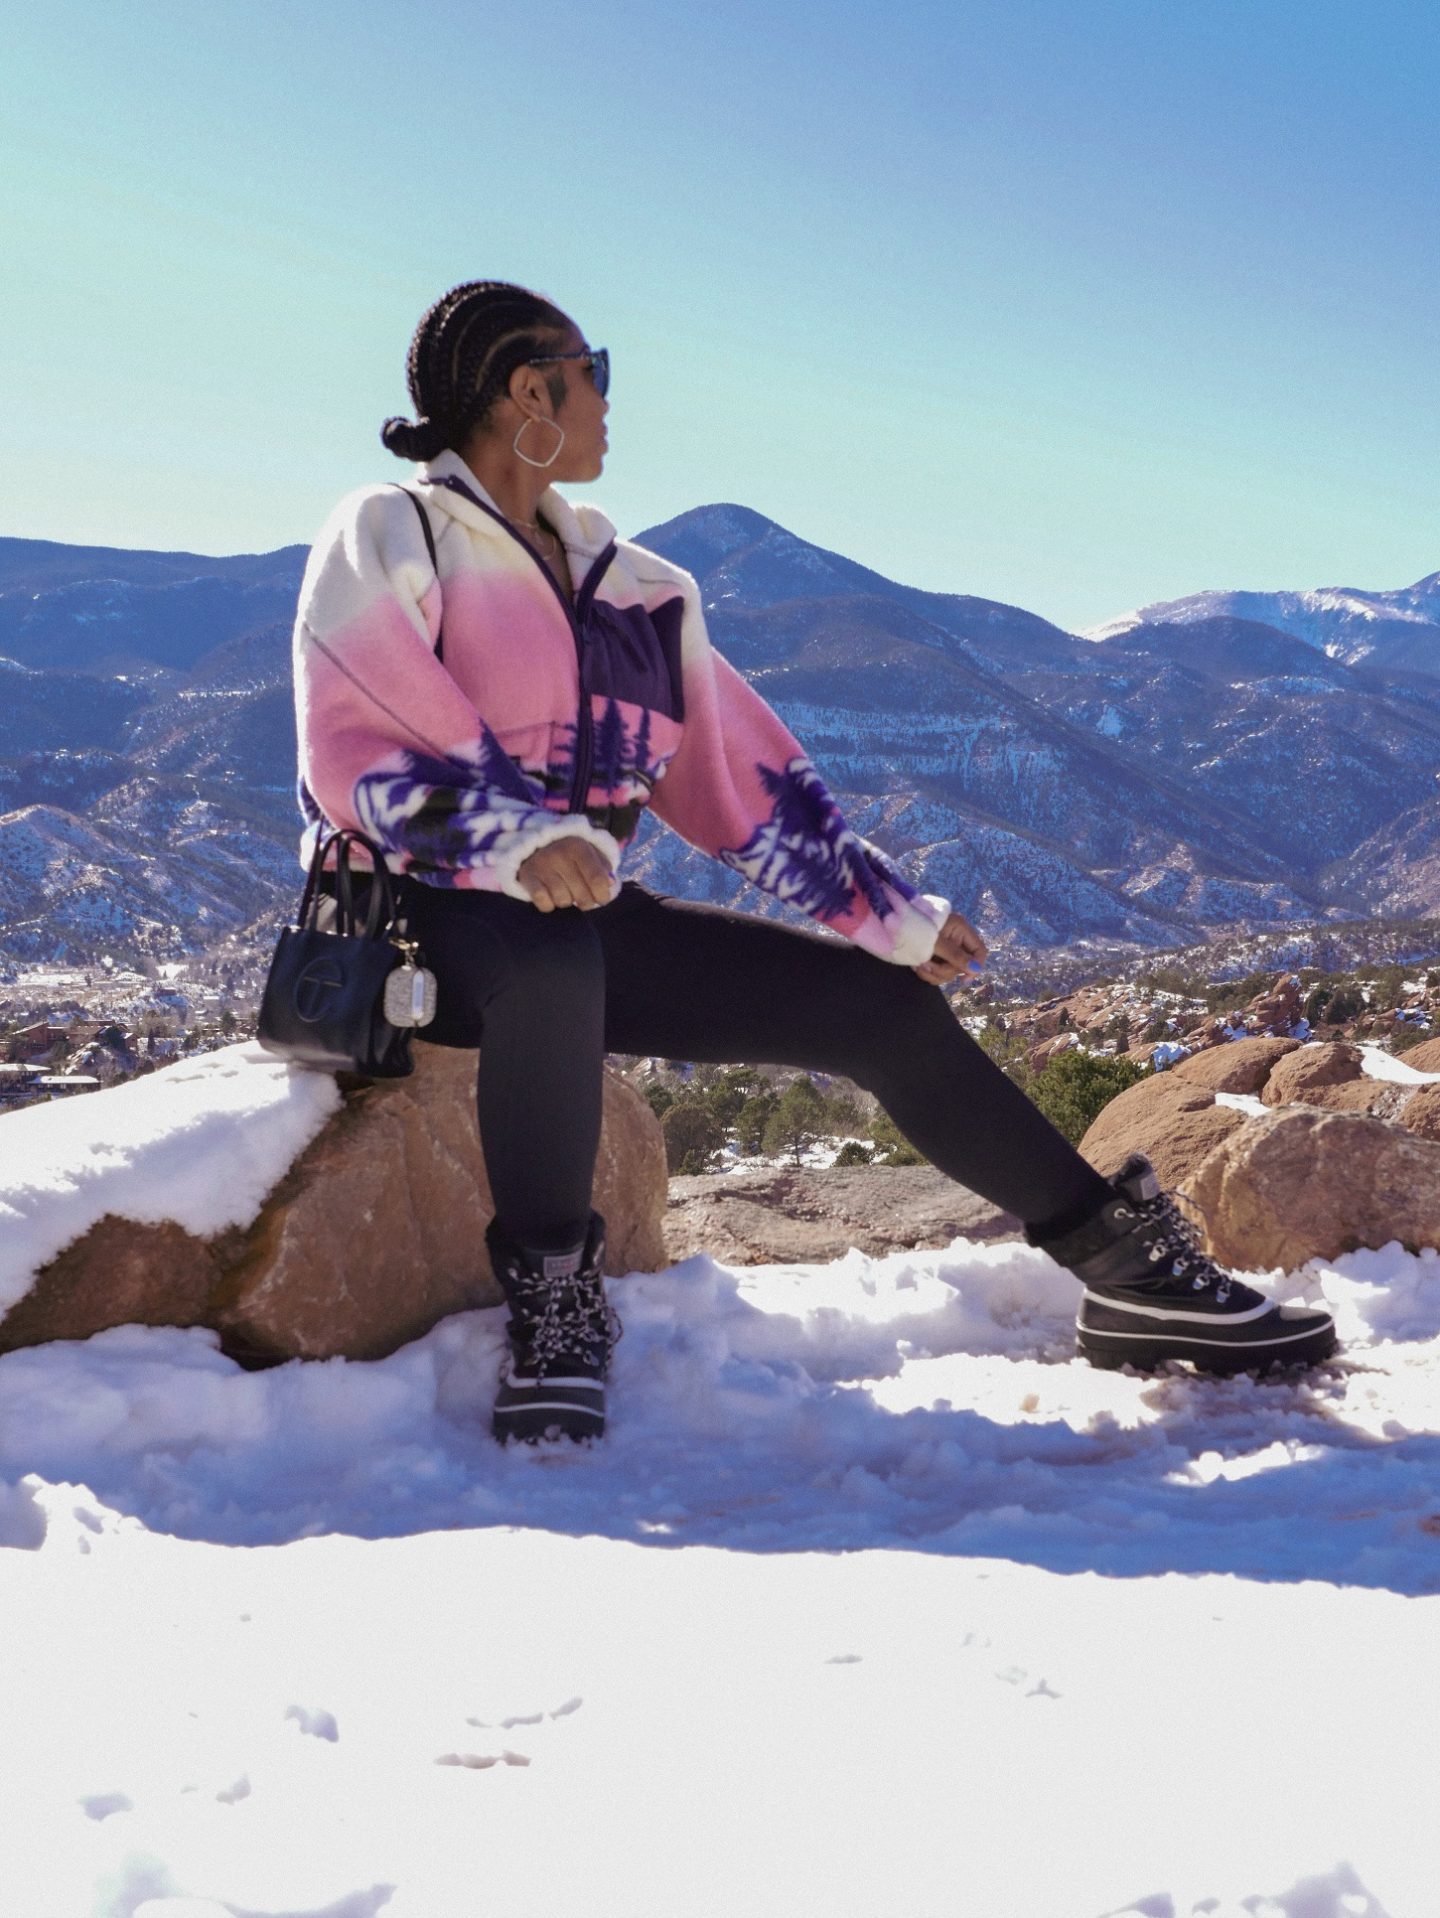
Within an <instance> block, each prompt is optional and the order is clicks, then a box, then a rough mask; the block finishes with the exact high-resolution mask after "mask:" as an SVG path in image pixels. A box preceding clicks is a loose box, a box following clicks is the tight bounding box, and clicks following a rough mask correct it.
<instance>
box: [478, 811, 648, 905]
mask: <svg viewBox="0 0 1440 1918" xmlns="http://www.w3.org/2000/svg"><path fill="white" fill-rule="evenodd" d="M557 839H588V840H589V842H590V844H591V845H592V846H598V847H599V848H600V850H601V852H603V853H604V855H605V861H606V864H607V865H608V866H609V868H610V877H611V878H612V879H614V878H615V877H616V875H617V873H618V872H619V869H620V842H619V840H618V839H616V837H615V835H614V834H613V833H610V832H607V831H606V830H605V828H604V827H603V826H597V825H596V824H595V823H594V821H593V820H590V819H587V818H586V816H585V814H584V813H580V812H557V813H548V814H545V815H544V816H542V817H540V818H538V819H537V820H536V822H535V824H534V825H531V826H522V827H520V828H519V829H518V830H517V831H516V832H513V833H511V834H510V835H509V837H508V838H507V839H506V841H505V847H504V850H503V851H496V852H494V853H492V854H491V858H490V865H491V867H492V869H493V871H494V872H495V874H496V876H497V880H498V890H499V891H501V892H508V893H509V895H510V897H511V898H512V899H523V900H524V901H525V903H526V905H532V904H533V903H534V901H533V900H532V899H531V897H530V895H529V893H528V892H527V891H526V890H525V888H524V886H523V885H521V883H520V878H519V873H520V868H521V867H522V866H523V865H524V864H525V861H526V860H527V859H528V858H529V857H530V855H531V853H532V852H538V851H539V850H540V848H541V847H542V846H548V845H551V844H552V843H553V842H554V841H555V840H557Z"/></svg>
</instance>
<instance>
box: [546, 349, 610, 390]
mask: <svg viewBox="0 0 1440 1918" xmlns="http://www.w3.org/2000/svg"><path fill="white" fill-rule="evenodd" d="M557 360H584V362H585V371H586V372H587V373H588V374H589V375H590V379H591V381H592V383H593V385H594V387H595V391H596V392H597V393H598V394H599V395H600V397H601V399H602V400H603V399H604V397H605V395H606V394H607V393H608V392H609V391H610V349H609V347H607V346H578V347H576V349H575V351H574V352H573V353H545V354H543V355H542V356H541V357H540V358H539V359H537V360H526V362H525V364H526V365H527V366H553V365H554V364H555V362H556V361H557Z"/></svg>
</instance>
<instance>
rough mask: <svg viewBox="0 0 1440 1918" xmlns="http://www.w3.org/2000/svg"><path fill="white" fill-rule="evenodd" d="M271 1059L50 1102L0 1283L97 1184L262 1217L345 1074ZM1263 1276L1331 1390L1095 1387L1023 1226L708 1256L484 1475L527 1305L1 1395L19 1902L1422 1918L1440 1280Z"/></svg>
mask: <svg viewBox="0 0 1440 1918" xmlns="http://www.w3.org/2000/svg"><path fill="white" fill-rule="evenodd" d="M244 1050H245V1049H244V1048H229V1049H228V1052H222V1053H216V1054H209V1055H206V1056H205V1057H204V1058H203V1059H201V1060H195V1061H186V1062H184V1063H183V1064H181V1065H177V1066H175V1067H171V1068H168V1069H166V1070H165V1071H163V1072H159V1073H156V1074H153V1075H151V1076H150V1077H149V1078H148V1079H146V1080H143V1081H137V1082H134V1083H133V1084H131V1085H129V1086H125V1087H119V1088H115V1089H113V1090H112V1091H110V1092H108V1093H104V1094H95V1095H93V1096H91V1097H90V1098H88V1099H87V1100H85V1101H83V1102H80V1103H79V1104H77V1105H76V1106H75V1107H70V1108H63V1109H56V1112H57V1113H58V1114H59V1116H61V1117H63V1118H64V1119H65V1120H67V1121H70V1122H72V1123H76V1122H78V1115H80V1114H81V1113H83V1114H84V1115H85V1116H86V1118H87V1121H88V1124H89V1126H90V1128H91V1133H90V1138H91V1145H92V1147H93V1151H92V1152H91V1153H90V1154H89V1155H88V1158H89V1159H93V1161H94V1166H93V1169H92V1168H91V1166H90V1165H89V1163H88V1159H87V1154H86V1153H85V1151H84V1150H82V1147H83V1144H84V1135H83V1134H82V1133H80V1132H68V1133H67V1132H62V1131H55V1130H53V1129H52V1130H48V1131H44V1138H45V1140H46V1141H47V1142H48V1144H49V1145H50V1146H51V1147H53V1149H54V1158H53V1178H52V1182H51V1184H50V1185H49V1186H48V1187H46V1186H44V1185H43V1184H42V1183H41V1181H40V1172H41V1170H42V1169H43V1166H44V1164H45V1163H46V1155H45V1152H44V1151H43V1150H42V1149H41V1148H40V1147H39V1146H36V1145H35V1144H34V1143H33V1137H32V1135H35V1136H38V1135H39V1133H40V1132H41V1131H42V1130H44V1128H45V1127H47V1126H50V1127H52V1128H53V1123H54V1121H53V1117H52V1109H51V1108H49V1107H42V1108H39V1109H37V1110H35V1111H32V1112H29V1113H26V1114H23V1115H13V1116H12V1117H11V1118H10V1119H8V1120H6V1121H4V1123H5V1124H6V1126H7V1127H9V1128H12V1129H11V1130H10V1131H7V1134H6V1136H7V1139H10V1140H11V1141H12V1142H18V1143H19V1144H20V1146H21V1149H22V1150H23V1152H24V1154H25V1163H26V1165H28V1167H29V1170H28V1172H26V1173H25V1174H24V1176H23V1178H17V1175H15V1174H14V1173H13V1171H11V1172H7V1175H6V1176H7V1178H8V1179H9V1180H10V1184H9V1185H8V1186H7V1187H6V1192H7V1203H10V1204H12V1205H13V1203H14V1199H15V1196H16V1194H17V1193H18V1194H20V1196H21V1197H22V1198H23V1197H24V1195H25V1194H26V1193H29V1194H30V1198H29V1200H28V1201H27V1203H28V1205H29V1209H28V1210H23V1209H22V1210H20V1211H18V1212H17V1213H16V1216H15V1220H14V1223H13V1224H12V1225H11V1227H10V1229H9V1230H8V1231H7V1233H6V1235H5V1237H6V1240H7V1241H8V1240H9V1239H10V1238H12V1237H15V1236H17V1235H18V1237H19V1238H20V1239H21V1240H22V1242H23V1245H24V1246H25V1247H26V1248H28V1250H26V1251H24V1252H23V1254H22V1255H14V1256H12V1254H11V1252H10V1249H9V1246H8V1244H7V1247H6V1256H7V1258H9V1259H10V1267H9V1270H10V1272H11V1274H12V1276H13V1274H14V1273H15V1272H18V1271H19V1270H20V1269H21V1268H22V1267H23V1265H24V1263H25V1259H26V1258H27V1257H31V1256H33V1254H34V1251H35V1248H36V1247H37V1246H38V1245H40V1243H41V1242H42V1240H45V1238H46V1235H47V1233H49V1235H50V1236H51V1237H53V1236H54V1232H55V1231H56V1230H58V1227H49V1226H47V1225H46V1224H45V1218H46V1213H47V1210H56V1211H59V1212H61V1213H63V1214H64V1216H65V1218H66V1219H67V1220H69V1221H71V1222H72V1223H73V1221H74V1219H76V1218H78V1217H81V1216H84V1215H85V1209H86V1207H87V1206H89V1205H90V1204H91V1201H92V1196H93V1195H92V1194H91V1190H90V1188H91V1185H92V1184H95V1183H98V1184H99V1185H100V1186H102V1187H103V1197H104V1203H105V1207H106V1209H112V1210H120V1211H122V1212H123V1213H124V1214H125V1215H126V1216H131V1217H143V1216H152V1215H153V1214H154V1212H155V1210H156V1208H157V1207H159V1206H160V1205H161V1203H162V1200H163V1204H164V1206H165V1207H166V1208H167V1210H166V1213H165V1216H171V1217H175V1216H184V1217H186V1218H188V1219H190V1220H192V1221H193V1222H194V1229H214V1227H215V1224H216V1222H217V1221H219V1220H220V1219H222V1218H227V1219H228V1218H232V1217H236V1216H238V1215H240V1214H242V1213H244V1212H245V1210H246V1208H247V1207H251V1206H253V1205H254V1204H255V1203H258V1201H257V1199H256V1194H257V1193H260V1192H261V1191H262V1188H264V1187H265V1184H266V1181H267V1180H268V1179H271V1177H272V1175H273V1176H278V1172H277V1171H276V1168H277V1166H281V1161H286V1162H288V1158H290V1157H293V1155H294V1152H295V1151H298V1150H299V1143H298V1142H303V1139H304V1138H305V1137H307V1136H309V1132H308V1131H307V1128H309V1129H311V1130H313V1129H314V1127H316V1126H318V1124H320V1123H323V1119H324V1116H325V1112H326V1110H327V1109H328V1103H327V1098H326V1093H325V1088H326V1087H327V1086H328V1087H329V1089H330V1093H331V1095H333V1084H332V1082H330V1081H329V1080H328V1078H327V1077H326V1075H311V1074H303V1073H295V1074H293V1075H291V1074H290V1072H289V1069H287V1068H285V1067H283V1066H279V1065H278V1064H276V1063H275V1062H271V1061H269V1060H268V1057H267V1056H265V1055H260V1056H258V1057H256V1056H252V1057H250V1058H248V1059H247V1058H244V1057H242V1056H241V1055H242V1053H243V1052H244ZM227 1057H228V1064H227ZM166 1088H169V1090H166ZM142 1091H143V1092H145V1093H146V1094H147V1095H148V1097H149V1101H150V1102H149V1103H146V1101H145V1100H143V1099H142V1100H130V1101H129V1102H128V1103H127V1095H129V1094H131V1093H135V1092H142ZM1221 1097H1222V1099H1223V1100H1224V1102H1225V1103H1236V1101H1237V1095H1221ZM107 1111H108V1112H109V1113H119V1114H121V1117H120V1118H119V1119H116V1120H113V1121H112V1120H111V1119H110V1118H109V1117H108V1116H106V1115H107ZM177 1119H178V1121H179V1123H178V1125H177V1124H176V1121H177ZM102 1120H103V1122H104V1123H103V1125H102V1124H101V1121H102ZM270 1134H274V1135H276V1136H275V1137H274V1138H273V1139H272V1138H271V1137H270V1136H269V1135H270ZM167 1141H168V1142H169V1143H168V1144H167ZM177 1141H178V1142H177ZM182 1144H183V1147H184V1153H185V1154H188V1155H189V1157H188V1158H187V1157H185V1156H184V1155H183V1154H182V1151H181V1146H182ZM167 1153H168V1154H169V1155H170V1156H169V1157H167V1156H166V1155H167ZM222 1163H223V1165H224V1168H225V1175H224V1177H223V1179H220V1180H219V1187H220V1189H219V1190H218V1191H217V1192H214V1193H211V1192H209V1191H207V1190H204V1189H202V1188H207V1187H209V1186H211V1185H212V1184H215V1183H216V1177H217V1168H218V1167H220V1166H221V1165H222ZM281 1169H283V1166H281ZM25 1179H28V1180H29V1181H30V1183H29V1184H28V1185H26V1184H25V1183H24V1180H25ZM1252 1276H1255V1275H1252ZM1259 1278H1260V1282H1261V1283H1263V1284H1264V1285H1265V1286H1266V1288H1267V1289H1268V1290H1270V1291H1271V1292H1272V1293H1274V1294H1275V1295H1276V1296H1279V1297H1285V1298H1295V1299H1309V1300H1315V1299H1324V1300H1325V1301H1326V1302H1327V1303H1328V1305H1329V1306H1330V1308H1331V1309H1332V1310H1333V1311H1334V1312H1335V1314H1336V1317H1337V1322H1338V1324H1339V1327H1340V1331H1341V1335H1342V1339H1343V1341H1344V1348H1345V1349H1344V1356H1343V1357H1342V1358H1341V1359H1340V1360H1338V1361H1336V1362H1334V1363H1332V1364H1330V1365H1327V1366H1325V1367H1323V1368H1319V1369H1317V1370H1315V1371H1313V1372H1310V1373H1307V1374H1302V1375H1291V1376H1286V1377H1282V1378H1277V1379H1274V1380H1269V1381H1256V1380H1254V1379H1249V1378H1238V1379H1231V1380H1213V1379H1211V1380H1206V1379H1202V1378H1198V1377H1196V1376H1194V1375H1192V1374H1188V1373H1185V1372H1184V1371H1183V1370H1182V1369H1178V1368H1177V1369H1176V1370H1175V1371H1174V1372H1173V1373H1171V1374H1169V1375H1166V1376H1160V1377H1154V1378H1144V1377H1138V1376H1133V1375H1131V1374H1129V1373H1102V1372H1098V1371H1095V1370H1092V1369H1091V1368H1089V1367H1087V1366H1085V1365H1084V1364H1082V1363H1079V1362H1078V1361H1077V1360H1076V1359H1075V1357H1074V1341H1073V1313H1074V1308H1075V1290H1074V1285H1073V1281H1072V1280H1071V1279H1070V1278H1069V1276H1068V1275H1067V1274H1065V1273H1064V1272H1062V1271H1061V1270H1060V1268H1058V1267H1057V1266H1055V1265H1054V1264H1052V1263H1051V1261H1049V1260H1048V1259H1047V1258H1046V1257H1045V1255H1044V1254H1043V1253H1041V1252H1039V1251H1036V1250H1034V1249H1032V1248H1030V1247H1028V1246H1026V1245H1024V1244H1023V1243H1022V1242H1016V1241H1009V1242H999V1243H986V1244H978V1243H974V1242H971V1241H968V1240H965V1239H963V1238H961V1239H956V1240H954V1241H953V1242H952V1244H950V1245H949V1246H948V1247H945V1248H943V1249H939V1250H932V1251H905V1252H896V1253H892V1254H890V1255H888V1256H886V1257H883V1258H871V1257H867V1256H865V1255H864V1254H862V1253H860V1252H859V1251H857V1250H853V1249H852V1250H851V1251H850V1252H849V1253H848V1254H847V1255H846V1257H845V1258H843V1259H840V1260H837V1261H835V1262H833V1263H832V1264H828V1265H810V1266H800V1265H779V1266H765V1267H746V1268H738V1269H730V1268H727V1267H725V1266H723V1265H721V1264H719V1263H717V1262H716V1261H715V1260H713V1259H710V1258H708V1257H706V1256H704V1255H697V1256H696V1257H693V1258H691V1259H688V1260H686V1261H684V1262H683V1263H681V1264H678V1265H675V1266H672V1267H670V1268H669V1269H668V1270H666V1271H663V1272H659V1273H632V1274H630V1275H628V1276H626V1277H624V1278H621V1279H618V1280H615V1281H612V1283H611V1295H612V1298H613V1300H614V1302H615V1303H616V1305H617V1307H618V1308H619V1310H620V1312H621V1315H622V1317H623V1319H624V1322H625V1335H624V1337H623V1339H622V1340H621V1342H620V1344H619V1347H618V1348H617V1351H616V1355H615V1366H614V1385H613V1393H612V1415H611V1426H610V1430H609V1433H608V1434H607V1437H606V1439H605V1441H604V1442H603V1444H601V1445H599V1446H596V1447H594V1448H592V1449H580V1448H574V1447H569V1446H564V1445H559V1446H547V1447H541V1448H536V1449H533V1450H532V1449H529V1448H524V1447H520V1448H512V1449H511V1450H508V1451H501V1450H500V1449H499V1448H497V1447H496V1446H495V1445H494V1444H493V1442H492V1441H491V1440H490V1438H489V1435H488V1431H487V1422H488V1414H489V1408H490V1402H491V1397H492V1394H493V1390H494V1379H495V1371H496V1366H497V1363H498V1359H499V1354H500V1350H501V1342H502V1321H503V1313H502V1311H500V1310H498V1309H497V1310H483V1311H472V1312H466V1313H461V1314H457V1315H455V1316H453V1317H451V1318H449V1319H446V1320H444V1321H442V1322H441V1323H440V1324H439V1325H437V1326H436V1327H435V1328H434V1329H433V1330H432V1331H431V1332H430V1333H428V1334H427V1335H426V1336H425V1337H424V1338H422V1339H419V1340H417V1341H415V1342H414V1343H412V1344H411V1345H408V1346H406V1347H404V1348H403V1349H402V1350H401V1351H398V1352H396V1353H394V1354H393V1355H391V1356H390V1357H388V1358H385V1359H382V1360H378V1361H371V1362H348V1361H345V1360H339V1359H335V1360H325V1361H313V1362H301V1361H295V1362H292V1363H289V1364H285V1365H280V1366H275V1367H272V1368H270V1369H268V1370H261V1371H245V1370H242V1369H241V1368H240V1367H238V1366H237V1365H235V1364H234V1363H232V1362H231V1361H230V1360H228V1359H227V1358H226V1357H224V1355H223V1354H222V1353H221V1352H220V1351H219V1349H218V1344H217V1341H216V1339H215V1336H214V1334H213V1333H211V1332H209V1331H207V1330H203V1329H195V1328H191V1329H175V1328H162V1327H144V1326H122V1327H117V1328H113V1329H112V1330H110V1331H107V1332H103V1333H100V1334H98V1335H97V1336H95V1337H93V1338H90V1339H88V1340H84V1341H75V1342H70V1343H56V1344H51V1345H46V1346H37V1347H31V1348H25V1349H21V1350H18V1351H14V1352H10V1353H8V1354H5V1355H3V1356H0V1547H8V1548H9V1549H0V1618H3V1620H4V1626H5V1636H6V1645H7V1654H6V1662H5V1680H4V1687H5V1689H4V1704H5V1709H4V1712H3V1714H0V1766H3V1770H4V1776H5V1779H6V1785H5V1791H4V1793H3V1795H0V1887H3V1892H4V1896H3V1897H0V1909H3V1910H4V1912H5V1913H6V1914H7V1918H8V1914H9V1913H11V1912H14V1913H15V1914H16V1918H31V1915H32V1914H34V1915H35V1918H40V1914H44V1915H45V1918H379V1914H382V1913H383V1914H384V1918H473V1915H475V1914H480V1913H484V1912H490V1911H497V1912H499V1911H503V1912H505V1913H506V1914H513V1915H514V1918H542V1915H543V1918H549V1915H550V1914H552V1913H554V1912H556V1911H560V1910H566V1909H576V1910H580V1909H583V1910H584V1911H585V1912H586V1913H587V1914H591V1915H593V1918H722V1914H723V1918H733V1914H734V1913H736V1912H747V1913H754V1914H757V1918H771V1915H772V1914H773V1915H774V1918H791V1915H792V1914H810V1913H816V1914H824V1918H889V1914H891V1913H895V1914H897V1915H898V1914H904V1918H953V1915H954V1914H956V1913H964V1914H969V1913H975V1914H983V1918H1198V1914H1200V1913H1202V1912H1203V1913H1204V1914H1206V1918H1276V1914H1279V1915H1280V1918H1428V1914H1430V1913H1432V1912H1433V1911H1434V1910H1435V1902H1434V1883H1435V1875H1436V1870H1437V1866H1440V1846H1437V1841H1436V1840H1435V1839H1434V1837H1433V1836H1432V1835H1431V1834H1432V1832H1433V1826H1432V1825H1431V1822H1430V1820H1429V1819H1428V1817H1426V1816H1424V1815H1423V1810H1422V1807H1421V1805H1420V1794H1421V1793H1422V1792H1428V1780H1429V1779H1430V1778H1431V1776H1432V1775H1433V1740H1434V1731H1433V1727H1434V1724H1435V1722H1436V1716H1437V1710H1440V1668H1437V1661H1436V1658H1435V1653H1434V1645H1435V1636H1436V1630H1437V1626H1440V1499H1437V1494H1436V1489H1435V1457H1436V1449H1437V1438H1440V1392H1437V1389H1436V1386H1437V1375H1440V1254H1437V1253H1436V1252H1434V1251H1430V1250H1426V1251H1422V1252H1421V1253H1419V1254H1418V1255H1417V1254H1412V1253H1408V1252H1406V1251H1405V1250H1404V1249H1403V1247H1402V1246H1400V1245H1399V1244H1398V1243H1392V1244H1391V1245H1389V1246H1386V1247H1383V1248H1381V1249H1379V1250H1372V1251H1364V1252H1356V1253H1351V1254H1348V1255H1346V1256H1345V1257H1344V1258H1341V1259H1337V1260H1335V1261H1333V1262H1329V1261H1320V1260H1316V1261H1312V1262H1311V1263H1310V1264H1309V1265H1307V1266H1304V1267H1302V1268H1300V1269H1299V1270H1297V1271H1295V1272H1291V1273H1280V1272H1275V1273H1270V1274H1265V1275H1259Z"/></svg>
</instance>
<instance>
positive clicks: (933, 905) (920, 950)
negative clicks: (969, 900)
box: [886, 887, 954, 966]
mask: <svg viewBox="0 0 1440 1918" xmlns="http://www.w3.org/2000/svg"><path fill="white" fill-rule="evenodd" d="M889 891H890V894H891V897H892V898H893V899H894V900H895V902H896V905H897V906H898V907H899V921H900V923H899V925H898V926H897V928H896V932H895V945H894V949H893V950H892V951H891V952H889V953H887V954H886V957H887V958H888V959H890V960H891V961H892V963H893V964H895V965H897V966H923V965H924V964H925V961H926V960H927V959H929V958H931V957H932V956H933V954H934V951H935V941H936V940H937V939H938V938H939V936H940V928H941V927H942V926H943V925H944V923H945V921H946V920H947V919H948V918H949V917H950V914H951V913H952V912H953V910H954V908H953V906H952V905H951V904H950V901H949V900H948V899H942V898H941V896H940V894H939V893H937V892H922V893H919V894H917V895H916V897H915V898H914V899H902V898H901V897H900V895H899V894H898V893H896V892H895V890H894V888H893V887H891V888H889Z"/></svg>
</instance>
